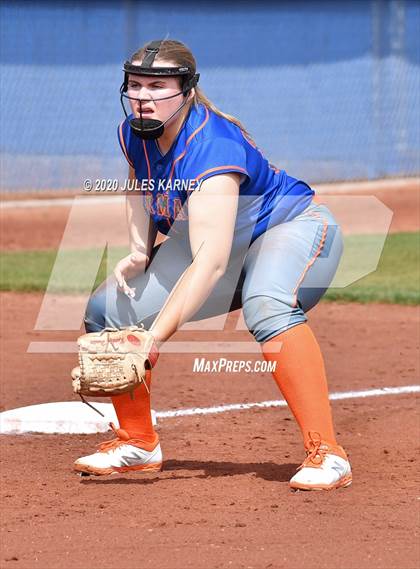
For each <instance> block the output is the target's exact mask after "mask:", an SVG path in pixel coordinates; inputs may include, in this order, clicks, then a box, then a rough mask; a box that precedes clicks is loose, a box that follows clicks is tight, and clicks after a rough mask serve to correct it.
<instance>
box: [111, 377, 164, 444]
mask: <svg viewBox="0 0 420 569" xmlns="http://www.w3.org/2000/svg"><path fill="white" fill-rule="evenodd" d="M151 379H152V374H151V371H147V372H146V384H147V387H148V390H149V392H148V391H147V389H146V387H145V386H144V384H141V385H140V386H139V387H137V389H135V390H134V391H133V392H132V395H130V393H123V394H122V395H116V396H115V397H112V398H111V400H112V404H113V405H114V409H115V412H116V414H117V417H118V422H119V424H120V430H122V431H126V433H127V434H128V437H129V438H130V439H136V446H141V447H142V448H144V449H145V450H153V449H154V448H155V446H156V444H157V442H158V441H159V437H158V435H157V433H156V431H155V429H154V428H153V423H152V414H151V409H150V384H151ZM122 438H125V437H124V436H123V437H122ZM143 443H144V444H143Z"/></svg>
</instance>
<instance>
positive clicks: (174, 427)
mask: <svg viewBox="0 0 420 569" xmlns="http://www.w3.org/2000/svg"><path fill="white" fill-rule="evenodd" d="M385 193H386V195H387V196H388V197H386V196H385V198H386V199H387V200H388V204H387V205H389V206H390V205H391V203H390V202H391V201H392V200H393V201H392V203H393V204H394V205H393V208H394V209H395V214H394V221H393V229H394V230H395V231H403V230H404V231H406V230H408V231H410V230H413V229H417V228H418V227H416V220H417V219H418V209H416V208H417V207H418V205H416V204H418V196H417V195H414V192H411V193H409V194H407V195H406V196H405V198H404V199H403V200H402V202H403V203H400V196H397V197H395V196H394V197H393V196H392V195H391V193H389V192H385ZM410 196H411V198H410ZM409 199H411V200H414V202H413V201H412V202H411V207H410V202H409V201H407V200H409ZM383 201H384V202H385V203H387V201H386V200H385V199H383ZM398 203H400V205H401V207H398ZM2 215H3V222H4V223H3V240H2V247H3V249H9V250H10V249H21V248H29V247H32V248H34V249H38V248H53V247H57V246H58V245H59V242H60V239H61V235H62V232H63V230H64V226H65V222H66V216H67V215H68V209H67V208H51V209H50V208H46V209H44V208H43V209H42V210H41V209H39V210H32V211H28V210H25V209H19V210H14V209H13V210H3V212H2ZM405 216H406V217H405ZM19 219H20V221H19ZM404 220H406V221H404ZM41 301H42V295H40V294H17V293H2V295H1V303H2V317H1V325H2V326H1V344H2V348H1V352H2V382H1V399H2V410H4V409H10V408H15V407H18V406H24V405H30V404H36V403H41V402H49V401H66V400H72V399H73V394H72V392H71V386H70V381H69V370H70V369H71V367H73V365H74V363H75V357H76V356H75V354H44V355H41V354H29V353H27V347H28V344H29V342H31V341H36V340H40V339H42V340H44V341H48V340H54V341H57V340H71V341H74V340H75V338H76V337H77V335H78V331H71V332H64V331H57V332H39V331H34V324H35V321H36V317H37V315H38V311H39V308H40V304H41ZM238 316H239V314H238V313H237V312H236V313H233V314H231V315H230V316H229V319H228V324H227V326H226V328H225V331H223V332H200V333H199V336H200V339H203V340H204V339H205V340H206V341H208V342H214V341H216V340H222V339H223V340H224V341H226V340H242V341H243V340H250V336H249V334H248V333H247V332H238V331H235V330H234V328H235V322H236V319H237V318H238ZM309 317H310V324H311V326H312V327H313V329H314V331H315V333H316V335H317V337H318V339H319V341H320V344H321V347H322V349H323V353H324V356H325V360H326V365H327V370H328V377H329V384H330V390H331V391H332V392H333V391H334V392H337V391H349V390H359V389H369V388H376V387H389V386H404V385H412V384H416V383H418V379H419V375H420V374H419V367H420V366H419V361H420V358H419V310H418V307H406V306H393V305H378V304H374V305H357V304H351V305H346V304H340V303H334V304H332V303H321V304H320V305H318V306H317V307H316V308H315V309H314V310H313V311H311V313H310V314H309ZM194 338H197V333H196V334H194V333H192V332H190V331H189V332H187V331H180V332H178V333H177V335H176V337H175V338H174V340H184V341H190V342H193V341H194ZM199 355H201V354H194V353H189V354H179V355H176V354H163V355H162V356H161V359H160V361H159V364H158V366H157V368H156V370H155V372H154V381H153V407H154V408H155V409H156V410H166V409H177V408H183V407H194V406H197V407H199V406H211V405H217V404H224V403H239V402H253V401H262V400H268V399H278V398H279V397H280V396H279V393H278V391H277V389H276V386H275V384H274V382H273V380H272V379H271V377H270V375H269V374H243V373H242V374H233V373H230V374H229V373H220V374H205V373H193V361H194V358H195V357H197V356H199ZM223 355H224V356H225V357H229V358H231V359H242V358H246V359H257V358H258V359H259V356H258V354H246V355H245V356H244V354H229V355H228V356H226V354H223ZM211 357H214V358H215V357H217V354H215V355H212V356H211ZM332 406H333V410H334V416H335V423H336V427H337V431H338V433H339V440H340V442H341V444H343V446H344V447H345V448H346V450H347V451H348V453H349V455H350V458H351V462H352V466H353V473H354V482H353V485H352V486H351V487H350V488H348V489H343V490H339V491H335V492H330V493H327V492H320V493H303V492H299V493H296V494H293V493H291V492H290V490H289V488H288V480H289V478H290V477H291V476H292V475H293V473H294V471H295V469H296V468H297V466H298V465H299V463H300V462H301V461H302V459H303V455H302V447H301V441H300V437H299V433H298V430H297V427H296V426H295V423H294V421H293V419H292V416H291V414H290V412H289V411H288V410H287V409H286V408H278V409H265V410H247V411H241V412H230V413H223V414H220V415H207V416H193V417H179V418H173V419H165V420H162V421H161V422H160V423H159V426H158V428H159V433H160V437H161V442H162V447H163V451H164V461H165V462H164V470H163V472H162V473H160V474H158V475H143V476H142V477H140V476H138V475H137V476H136V475H124V476H123V475H121V476H114V477H109V478H106V479H98V478H93V479H91V478H87V479H85V478H79V477H78V476H76V475H75V474H73V472H72V463H73V461H74V460H75V459H76V458H77V457H78V456H80V455H82V454H86V453H88V452H91V451H93V449H94V448H95V445H96V444H98V443H99V442H101V441H103V440H104V439H107V438H111V437H107V436H104V435H89V436H80V435H74V436H64V435H57V436H53V435H48V436H46V435H25V436H23V435H21V436H3V437H1V439H0V445H1V460H2V470H1V494H0V495H1V501H2V514H1V562H0V566H1V567H5V568H9V567H13V568H14V567H16V568H17V569H20V568H27V569H32V568H36V567H42V568H54V569H55V568H57V567H61V568H63V569H73V568H75V569H76V568H77V569H84V568H87V567H102V568H104V569H108V568H109V569H110V568H114V567H124V568H127V569H131V568H133V569H139V568H152V567H153V568H154V569H155V568H156V567H158V568H161V569H178V568H179V569H181V568H196V569H213V568H231V567H232V568H238V569H239V568H241V569H242V568H243V569H247V568H256V569H260V568H261V569H262V568H273V569H274V568H287V569H317V568H319V569H321V568H322V569H330V568H333V567H335V568H340V569H353V568H355V569H356V568H357V569H365V568H369V569H370V568H372V569H376V568H378V569H390V568H398V569H415V568H417V567H418V566H419V562H420V550H419V545H418V544H419V535H418V519H419V517H418V516H419V503H420V500H419V496H418V470H419V468H418V450H419V448H418V427H419V414H418V408H417V406H416V398H415V396H413V395H398V396H395V395H392V396H391V395H389V396H383V397H374V398H369V399H350V400H343V401H335V402H333V403H332Z"/></svg>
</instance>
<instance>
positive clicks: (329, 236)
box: [85, 203, 343, 342]
mask: <svg viewBox="0 0 420 569" xmlns="http://www.w3.org/2000/svg"><path fill="white" fill-rule="evenodd" d="M342 251H343V242H342V234H341V230H340V227H339V226H338V224H337V222H336V221H335V219H334V217H333V216H332V214H331V212H330V211H329V209H328V208H327V207H326V206H325V205H317V204H315V203H312V204H310V205H309V206H308V207H307V208H306V209H305V210H304V211H303V212H302V213H301V214H300V215H298V216H297V217H295V218H294V219H293V220H292V221H289V222H286V223H282V224H280V225H276V226H274V227H272V228H270V229H268V230H267V231H266V232H265V233H264V234H263V235H261V236H260V237H259V238H258V239H256V240H255V241H254V242H253V243H252V245H251V246H250V247H249V249H247V250H246V252H245V253H244V254H237V255H235V253H234V252H233V253H232V255H231V259H230V261H229V266H228V268H227V270H226V272H225V274H224V275H223V276H222V277H221V279H220V280H219V281H218V283H217V284H216V286H215V288H214V289H213V291H212V293H211V295H210V296H209V297H208V299H207V300H206V302H205V303H204V305H203V306H202V307H201V309H200V310H199V311H198V312H197V313H196V314H195V316H194V318H193V319H192V320H201V319H203V318H209V317H211V316H216V315H219V314H225V313H227V312H229V311H230V310H236V309H237V308H240V307H242V309H243V315H244V320H245V323H246V325H247V327H248V330H249V331H250V332H251V333H252V334H253V335H254V337H255V339H256V340H257V342H266V341H267V340H269V339H271V338H273V337H274V336H277V335H278V334H280V333H281V332H284V331H286V330H288V329H289V328H292V327H293V326H296V325H298V324H301V323H302V322H305V321H306V320H307V318H306V312H308V310H310V309H311V308H312V307H314V306H315V305H316V304H317V302H318V301H319V300H320V298H321V297H322V296H323V294H324V293H325V291H326V290H327V288H328V286H329V285H330V283H331V281H332V279H333V277H334V274H335V272H336V270H337V267H338V264H339V261H340V257H341V254H342ZM191 261H192V258H191V250H190V247H189V243H188V238H187V237H185V236H184V237H179V236H178V237H171V238H169V239H168V240H167V241H165V242H164V243H162V244H161V245H159V246H157V247H155V248H154V250H153V255H152V260H151V262H150V264H149V266H148V268H147V270H146V272H145V273H142V274H140V275H138V276H137V277H135V278H133V279H131V280H130V281H128V284H129V285H130V286H132V287H135V289H136V295H135V298H133V299H130V298H128V297H127V296H126V295H125V294H123V293H122V292H120V291H119V290H118V289H117V285H116V281H115V277H114V276H110V277H109V278H108V279H107V280H106V281H105V282H104V283H102V285H101V286H100V287H99V288H98V289H97V290H96V291H95V292H94V294H93V295H92V296H91V298H90V301H89V303H88V307H87V310H86V315H85V327H86V331H87V332H94V331H99V330H102V329H103V328H105V327H107V326H112V327H116V328H119V327H122V326H129V325H133V324H140V323H143V324H144V326H145V327H146V329H147V328H149V327H150V326H151V324H152V323H153V321H154V319H155V318H156V316H157V314H158V313H159V311H160V309H161V308H162V306H163V305H164V303H165V301H166V299H167V297H168V295H169V294H170V292H171V290H172V288H173V287H174V285H175V284H176V282H177V280H178V279H179V277H180V276H181V274H182V273H183V272H184V271H185V269H186V268H187V267H188V266H189V265H190V264H191Z"/></svg>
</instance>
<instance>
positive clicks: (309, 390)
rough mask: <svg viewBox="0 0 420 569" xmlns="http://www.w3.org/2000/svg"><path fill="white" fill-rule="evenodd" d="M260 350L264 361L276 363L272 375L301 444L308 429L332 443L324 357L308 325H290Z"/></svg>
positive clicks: (332, 426) (307, 433) (333, 442)
mask: <svg viewBox="0 0 420 569" xmlns="http://www.w3.org/2000/svg"><path fill="white" fill-rule="evenodd" d="M280 347H281V349H280V351H278V348H280ZM276 348H277V351H270V350H273V349H274V350H275V349H276ZM262 350H263V354H264V357H265V359H266V360H267V361H271V362H277V363H276V370H275V372H273V376H274V379H275V381H276V383H277V385H278V386H279V389H280V391H281V392H282V394H283V396H284V398H285V399H286V401H287V403H288V405H289V407H290V409H291V411H292V413H293V415H294V416H295V418H296V421H297V422H298V425H299V427H300V429H301V431H302V434H303V439H304V443H305V446H306V447H308V444H309V440H310V439H309V431H315V432H317V433H319V434H320V436H321V439H322V440H323V441H325V442H327V443H329V444H331V445H336V444H337V441H336V439H335V433H334V425H333V421H332V413H331V407H330V402H329V399H328V385H327V378H326V375H325V367H324V360H323V357H322V354H321V350H320V347H319V345H318V342H317V340H316V338H315V336H314V334H313V332H312V330H311V329H310V327H309V326H308V325H307V324H299V325H298V326H294V327H293V328H291V329H290V330H287V331H286V332H283V333H281V334H279V335H278V336H276V337H274V338H272V339H271V340H268V342H265V344H263V346H262Z"/></svg>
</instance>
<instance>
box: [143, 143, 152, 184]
mask: <svg viewBox="0 0 420 569" xmlns="http://www.w3.org/2000/svg"><path fill="white" fill-rule="evenodd" d="M143 150H144V155H145V157H146V164H147V180H148V181H150V179H151V177H152V176H151V175H150V172H151V171H150V162H149V155H148V154H147V147H146V142H145V140H144V139H143Z"/></svg>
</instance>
